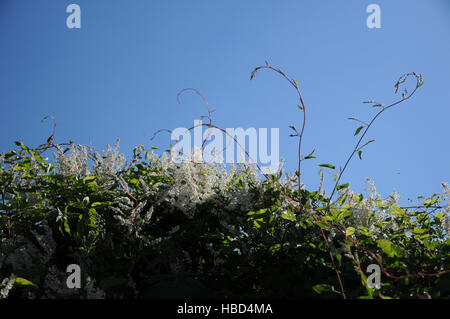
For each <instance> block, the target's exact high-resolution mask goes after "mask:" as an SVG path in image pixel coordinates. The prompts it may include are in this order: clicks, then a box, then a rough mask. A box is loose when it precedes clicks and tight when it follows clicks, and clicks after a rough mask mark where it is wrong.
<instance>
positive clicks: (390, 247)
mask: <svg viewBox="0 0 450 319" xmlns="http://www.w3.org/2000/svg"><path fill="white" fill-rule="evenodd" d="M377 244H378V247H380V248H381V249H382V250H383V252H384V253H385V254H386V255H388V256H389V257H402V256H404V253H405V251H404V250H403V249H402V248H400V247H398V246H396V245H395V244H394V243H392V242H391V241H389V240H385V239H380V240H377Z"/></svg>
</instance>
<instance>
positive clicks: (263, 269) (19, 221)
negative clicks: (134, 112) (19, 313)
mask: <svg viewBox="0 0 450 319" xmlns="http://www.w3.org/2000/svg"><path fill="white" fill-rule="evenodd" d="M17 145H18V147H17V149H16V150H13V151H10V152H8V153H6V154H3V155H2V158H0V159H1V162H2V164H1V170H0V191H1V194H0V195H1V198H0V199H1V201H0V212H1V213H0V236H1V247H0V248H1V255H0V277H1V278H6V280H4V281H3V284H2V287H0V288H1V289H3V295H4V296H6V295H8V294H7V293H8V292H7V291H6V288H8V287H7V286H8V284H10V287H9V288H11V284H12V289H10V290H9V298H29V297H34V298H42V297H45V298H103V297H106V298H342V297H343V295H344V294H345V296H346V297H347V298H388V297H391V298H419V297H424V296H425V297H432V298H449V297H450V273H445V271H446V270H448V269H450V260H449V258H448V256H449V252H450V239H449V237H448V234H447V233H446V227H444V225H445V222H446V218H448V216H447V215H446V214H447V213H446V211H445V209H438V208H436V206H437V205H438V204H439V203H440V202H441V201H442V200H443V196H442V195H439V194H435V195H433V196H432V197H431V198H423V201H424V204H423V205H422V207H421V208H418V209H407V208H401V207H399V206H397V205H396V203H395V199H393V198H388V199H381V198H372V197H374V196H372V197H370V196H369V197H368V198H364V196H363V195H362V194H356V193H353V192H351V191H350V190H349V187H348V185H347V184H346V185H341V186H340V187H338V192H339V197H338V199H337V200H336V201H335V202H332V201H330V200H329V199H327V198H326V197H324V196H323V194H322V193H321V192H320V191H308V190H306V189H303V188H302V189H300V190H299V189H295V188H293V187H292V185H293V184H292V183H291V182H290V180H289V178H288V177H286V178H283V177H282V174H281V171H280V172H278V173H276V174H272V175H269V176H268V178H262V177H260V176H258V174H257V173H256V171H255V168H254V167H252V166H251V165H239V166H237V167H234V168H232V169H231V170H225V168H223V167H221V166H220V165H219V164H205V163H195V162H189V161H188V162H186V163H183V164H175V163H174V162H173V161H171V159H170V158H168V157H165V156H159V155H156V154H154V153H149V152H148V151H146V150H145V149H144V148H143V147H142V146H141V147H138V148H136V149H135V150H134V158H133V159H132V161H131V162H130V163H128V164H126V165H124V166H123V165H122V167H119V166H120V164H121V163H122V162H123V161H121V159H120V157H119V156H117V152H116V150H114V151H113V150H111V149H110V152H106V153H104V155H103V156H100V155H98V154H94V153H93V152H92V151H90V150H87V148H84V147H81V146H75V145H73V144H71V145H70V147H69V148H67V149H66V150H62V148H61V147H60V146H59V145H58V146H57V150H58V153H55V156H54V160H53V161H52V162H51V161H50V160H48V159H47V158H44V155H43V153H44V152H45V151H46V150H47V148H42V147H41V148H36V149H31V148H28V147H27V146H25V145H23V144H22V143H17ZM47 151H48V150H47ZM58 154H59V155H58ZM114 161H116V163H115V164H114V165H113V164H112V163H113V162H114ZM116 164H117V165H116ZM89 165H91V167H90V166H89ZM70 168H72V169H74V170H73V171H70ZM294 180H295V176H294ZM372 195H373V194H372ZM375 197H376V196H375ZM447 231H448V229H447ZM324 236H325V237H324ZM324 239H325V240H324ZM377 259H378V260H377ZM378 263H379V264H380V265H382V268H383V269H384V270H385V271H386V272H387V273H388V274H389V275H392V276H394V277H395V276H396V277H401V279H399V278H390V277H389V276H387V275H386V274H385V273H382V275H381V288H380V289H379V290H376V289H372V288H369V286H368V285H367V276H368V275H369V274H368V273H366V268H367V266H368V265H369V264H378ZM69 264H78V265H80V267H81V270H82V278H83V280H82V288H81V289H68V288H67V287H66V282H65V281H66V278H67V276H68V275H69V274H67V273H66V268H67V266H68V265H69ZM440 272H444V273H441V274H440V275H430V274H437V273H440ZM337 273H339V277H340V279H339V278H338V276H337ZM12 274H13V275H14V276H12ZM402 276H403V277H402ZM8 278H9V280H8ZM11 278H12V279H11ZM14 278H16V279H14ZM339 280H341V281H342V288H341V284H340V283H339Z"/></svg>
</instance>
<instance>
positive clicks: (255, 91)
mask: <svg viewBox="0 0 450 319" xmlns="http://www.w3.org/2000/svg"><path fill="white" fill-rule="evenodd" d="M71 3H76V4H78V5H80V7H81V12H82V13H81V14H82V16H81V19H82V27H81V29H79V30H76V29H68V28H67V26H66V18H67V16H68V13H66V7H67V6H68V5H69V4H71ZM371 3H376V4H378V5H379V6H380V7H381V25H382V27H381V28H380V29H369V28H367V26H366V19H367V17H368V15H369V14H368V13H366V7H367V6H368V5H369V4H371ZM449 18H450V3H449V2H448V1H445V0H422V1H412V0H408V1H405V0H397V1H381V0H379V1H374V0H372V1H363V0H340V1H337V0H328V1H300V0H292V1H287V0H283V1H273V0H272V1H267V0H264V1H261V0H260V1H250V0H248V1H236V0H227V1H224V0H216V1H210V0H195V1H194V0H193V1H181V0H179V1H156V0H152V1H144V0H134V1H125V0H120V1H119V0H114V1H112V0H108V1H107V0H96V1H88V0H71V1H63V0H60V1H54V0H34V1H25V0H0V107H1V111H2V112H1V125H0V136H1V139H0V152H5V151H8V150H10V149H11V148H13V147H14V141H16V140H21V141H23V142H24V143H25V144H27V145H30V146H37V145H39V144H42V143H44V142H45V140H46V139H47V137H48V136H49V135H50V132H51V123H50V122H46V123H41V119H42V118H43V117H44V116H46V115H52V116H54V117H55V118H56V120H57V131H56V142H67V141H69V140H73V141H74V142H76V143H80V144H88V143H92V144H93V145H94V146H95V147H96V148H97V149H99V150H101V149H105V148H106V144H114V142H115V140H116V138H120V140H121V150H122V152H124V153H125V154H127V155H129V154H130V153H131V150H132V148H133V147H134V146H137V145H140V144H144V145H145V146H147V147H150V146H151V145H155V146H158V147H160V148H163V149H164V148H166V147H167V146H168V144H169V139H170V137H169V136H168V135H167V134H162V135H160V136H158V137H157V138H156V139H155V140H153V141H150V138H151V137H152V135H153V133H154V132H155V131H156V130H158V129H161V128H168V129H174V128H176V127H190V126H192V123H193V120H194V119H199V116H200V115H205V109H204V106H203V104H202V101H201V99H200V98H199V97H198V96H196V95H195V94H190V93H186V94H185V95H184V96H183V99H182V100H183V103H182V104H181V105H180V104H178V103H177V100H176V95H177V93H178V92H179V91H180V90H181V89H183V88H185V87H194V88H196V89H198V90H200V91H201V92H202V93H203V94H204V96H205V97H206V98H207V99H208V101H209V103H210V104H211V107H212V109H214V110H215V112H214V121H215V123H216V124H217V125H219V126H221V127H224V128H226V127H234V128H237V127H243V128H248V127H255V128H260V127H267V128H271V127H278V128H280V156H282V157H284V158H285V159H286V162H285V168H286V169H287V170H288V171H294V170H295V168H296V157H297V145H296V143H297V141H296V140H295V139H294V138H290V137H289V136H288V135H289V134H290V131H289V128H288V126H289V125H296V126H297V127H299V126H300V125H301V113H300V112H299V110H298V109H297V108H296V104H297V97H296V94H295V91H294V90H293V89H292V88H290V87H289V85H288V84H287V82H285V81H283V80H282V79H281V78H280V77H279V76H278V75H277V74H275V73H270V72H267V71H265V72H260V73H258V75H257V76H256V78H255V79H254V80H253V81H250V80H249V76H250V72H251V71H252V70H253V68H254V67H256V66H258V65H262V64H264V61H265V60H268V61H269V62H270V63H271V64H272V65H273V66H276V67H280V68H281V69H283V70H284V71H285V72H287V73H288V74H289V75H290V76H292V77H295V78H296V79H297V80H298V81H299V83H300V87H301V91H302V94H303V97H304V100H305V104H306V106H307V111H308V114H307V116H308V118H307V123H306V131H305V135H304V146H303V149H304V152H305V153H308V152H309V151H310V150H312V149H314V148H315V149H316V153H315V155H316V156H317V159H314V160H309V161H305V162H304V164H303V172H302V173H303V181H304V182H305V183H306V184H307V187H308V188H310V189H313V188H315V187H317V185H318V181H319V176H318V169H319V167H318V164H321V163H332V164H334V165H336V166H337V167H339V166H340V165H341V166H342V165H343V164H344V162H345V160H346V158H347V156H348V155H349V153H350V151H351V150H352V148H353V146H354V144H355V142H356V137H354V136H353V132H354V131H355V129H356V128H357V127H358V125H357V123H355V122H352V121H349V120H347V118H348V117H358V118H360V119H361V120H368V119H370V118H371V116H373V114H374V112H375V111H374V110H373V109H372V108H371V107H370V106H369V105H367V104H362V102H363V101H366V100H371V99H375V100H377V101H379V102H381V103H384V104H386V105H387V104H390V102H393V101H395V100H396V99H397V98H398V97H397V96H395V95H394V87H393V85H394V83H395V82H396V80H397V78H398V77H399V76H400V75H401V74H403V73H406V72H414V71H415V72H418V73H422V74H423V76H424V81H425V84H424V86H422V87H421V88H420V89H419V91H418V92H417V94H416V95H415V96H414V97H413V98H412V99H411V100H409V101H406V102H405V103H403V104H400V105H399V106H398V107H395V108H393V109H392V110H389V111H387V112H386V113H384V114H383V116H382V117H381V118H380V120H379V121H378V122H376V124H375V126H374V127H373V128H372V129H371V130H370V131H369V133H368V139H375V140H376V141H375V143H372V144H371V145H370V146H368V147H367V148H366V149H365V150H364V152H363V160H362V161H360V160H359V159H358V158H355V159H354V160H353V161H352V162H351V164H350V167H349V169H348V171H347V172H346V174H345V175H344V177H343V179H342V182H349V183H350V185H351V188H352V189H353V190H355V191H359V192H361V191H363V189H364V188H366V187H367V184H366V183H365V179H366V178H367V177H369V178H371V179H373V180H374V181H375V185H376V186H377V190H378V191H379V192H380V193H381V194H383V195H389V194H390V193H391V191H392V190H393V189H396V190H397V192H399V193H400V195H402V197H403V200H402V202H403V203H405V204H406V203H407V202H406V198H408V197H410V198H416V197H417V196H418V195H431V194H433V193H434V192H441V191H442V187H441V182H449V181H450V174H449V172H450V169H449V167H448V158H449V155H450V149H449V147H448V145H449V141H448V139H449V135H450V134H449V133H450V126H449V125H448V122H449V118H450V108H449V101H450V89H449V78H448V77H449V76H450V59H449V57H450V41H449V40H450V19H449ZM410 84H411V83H410ZM326 178H327V180H328V183H327V185H328V189H329V190H330V183H329V182H330V180H331V178H332V176H331V174H326Z"/></svg>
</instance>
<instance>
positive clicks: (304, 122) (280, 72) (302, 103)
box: [250, 62, 306, 190]
mask: <svg viewBox="0 0 450 319" xmlns="http://www.w3.org/2000/svg"><path fill="white" fill-rule="evenodd" d="M260 69H269V70H272V71H275V72H277V73H279V74H281V76H282V77H284V78H285V79H286V80H287V81H288V82H289V83H290V84H291V85H292V86H293V87H294V88H295V89H296V91H297V94H298V97H299V99H300V103H301V111H302V112H303V123H302V129H301V131H300V134H298V138H299V141H298V189H299V190H300V175H301V165H302V157H301V150H302V140H303V133H304V131H305V124H306V107H305V103H304V102H303V97H302V93H301V92H300V88H299V86H298V82H297V81H296V80H295V79H290V78H289V77H288V76H287V75H286V74H285V73H284V72H283V71H281V70H280V69H275V68H274V67H272V66H270V65H269V64H268V63H267V62H266V65H263V66H259V67H257V68H255V69H254V70H253V72H252V74H251V76H250V80H251V79H253V77H254V76H255V73H256V72H257V71H258V70H260Z"/></svg>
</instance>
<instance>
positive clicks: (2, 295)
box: [0, 274, 16, 299]
mask: <svg viewBox="0 0 450 319" xmlns="http://www.w3.org/2000/svg"><path fill="white" fill-rule="evenodd" d="M15 280H16V277H15V276H14V274H11V276H9V278H8V277H7V278H5V279H3V281H2V282H1V283H0V288H1V289H0V299H6V298H8V295H9V292H10V291H11V289H12V288H13V286H14V281H15Z"/></svg>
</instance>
